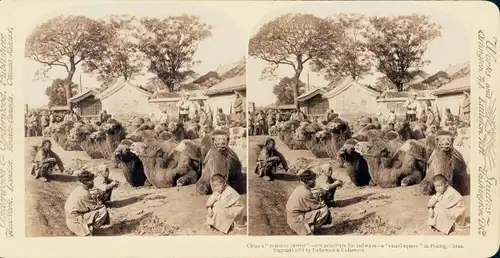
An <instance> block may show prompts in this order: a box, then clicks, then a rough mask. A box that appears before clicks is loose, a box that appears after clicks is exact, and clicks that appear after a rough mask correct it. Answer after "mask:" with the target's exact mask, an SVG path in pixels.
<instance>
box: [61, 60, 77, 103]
mask: <svg viewBox="0 0 500 258" xmlns="http://www.w3.org/2000/svg"><path fill="white" fill-rule="evenodd" d="M69 62H70V63H69V69H68V77H66V83H65V84H64V91H65V92H64V93H66V105H69V107H70V108H71V103H70V101H69V100H70V99H71V97H73V92H72V91H71V85H72V84H73V76H74V75H75V72H76V63H75V57H74V56H72V57H70V58H69Z"/></svg>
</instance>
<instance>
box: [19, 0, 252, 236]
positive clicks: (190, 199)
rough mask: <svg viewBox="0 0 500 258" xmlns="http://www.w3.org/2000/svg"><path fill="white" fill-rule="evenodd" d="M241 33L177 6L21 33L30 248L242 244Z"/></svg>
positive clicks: (83, 9)
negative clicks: (106, 241)
mask: <svg viewBox="0 0 500 258" xmlns="http://www.w3.org/2000/svg"><path fill="white" fill-rule="evenodd" d="M33 20H35V19H33ZM240 31H241V30H240V29H239V28H238V27H237V26H236V25H235V23H234V22H233V21H232V20H231V19H230V18H227V17H225V16H224V15H223V14H221V13H218V12H217V11H216V10H213V9H210V8H208V6H204V7H203V8H202V6H196V5H192V4H186V5H184V4H179V3H162V4H159V3H156V4H140V6H139V5H138V4H137V5H135V4H126V5H125V4H121V5H120V4H103V5H89V6H79V7H76V6H75V7H72V8H70V9H62V10H58V11H56V12H52V13H50V14H46V15H44V16H43V17H42V16H41V17H40V19H37V21H36V22H32V24H26V31H25V33H26V34H25V35H26V41H25V61H24V69H25V74H24V80H25V81H24V84H25V85H24V92H25V93H24V98H25V141H24V148H25V154H24V155H25V156H24V159H25V163H24V164H25V184H26V188H25V189H26V190H25V191H26V195H25V196H26V197H25V198H26V204H25V205H26V209H25V213H26V226H25V232H26V236H28V237H58V236H125V235H128V236H141V235H144V236H167V235H246V234H247V214H246V213H247V200H246V199H247V198H246V168H247V164H246V112H247V111H246V105H245V103H246V80H245V75H246V60H245V55H246V37H245V35H242V34H241V33H240Z"/></svg>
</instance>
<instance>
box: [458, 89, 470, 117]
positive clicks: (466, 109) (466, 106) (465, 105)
mask: <svg viewBox="0 0 500 258" xmlns="http://www.w3.org/2000/svg"><path fill="white" fill-rule="evenodd" d="M464 96H465V98H464V101H463V102H462V105H461V106H460V109H461V111H462V122H466V123H470V94H469V93H468V92H466V91H464Z"/></svg>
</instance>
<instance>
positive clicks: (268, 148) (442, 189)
mask: <svg viewBox="0 0 500 258" xmlns="http://www.w3.org/2000/svg"><path fill="white" fill-rule="evenodd" d="M403 107H404V108H405V110H406V112H405V115H404V117H403V118H401V117H399V116H398V114H396V110H395V109H391V110H390V112H389V113H388V114H377V118H378V119H379V120H380V122H382V123H384V125H385V126H386V128H385V130H388V131H391V130H394V126H395V124H396V123H397V121H401V119H403V120H405V121H406V122H410V123H411V122H420V123H422V124H424V125H425V127H426V128H427V130H428V131H427V132H428V135H432V134H435V133H436V132H437V130H438V129H440V130H446V131H448V132H453V131H455V133H456V129H457V127H468V126H469V123H470V121H469V119H470V99H469V94H468V93H465V100H464V101H463V103H462V104H461V106H460V113H459V114H456V115H454V114H452V112H451V110H450V109H449V108H447V107H446V108H445V110H444V113H443V117H441V112H440V110H441V109H440V108H439V107H438V105H437V104H435V103H431V102H430V101H425V102H424V103H423V105H421V104H420V103H419V102H418V100H417V94H416V93H415V94H412V96H411V97H410V98H409V99H408V100H407V101H406V102H405V103H404V104H403ZM281 114H282V113H281V112H280V111H273V110H270V111H268V112H267V113H266V112H264V111H259V112H257V113H256V114H250V121H251V122H250V124H251V125H253V126H254V131H253V132H254V135H261V134H270V135H272V134H271V133H270V132H269V128H271V127H272V126H274V125H276V124H277V123H279V122H283V121H292V120H297V121H301V122H308V123H311V122H317V121H310V120H309V119H308V118H307V116H306V115H305V114H303V112H302V111H301V110H297V111H293V112H292V115H291V116H290V118H289V119H287V120H280V119H279V118H280V116H281ZM334 117H336V116H335V112H334V111H333V110H329V111H328V112H327V113H326V114H325V115H324V117H323V118H319V119H322V121H323V122H327V121H331V120H332V118H334ZM364 118H366V117H361V118H360V119H359V120H358V123H359V124H361V125H364V126H366V125H368V124H369V123H372V122H373V121H375V120H372V119H364ZM316 120H317V119H316ZM365 120H367V121H365ZM368 120H369V121H368ZM252 122H253V123H252ZM376 122H377V123H378V121H376ZM323 124H324V123H323ZM279 167H281V169H283V170H284V171H289V166H288V164H287V161H286V158H285V157H284V156H283V155H282V154H281V153H280V152H279V151H278V150H277V149H276V142H275V139H274V138H268V139H267V141H266V143H265V145H264V147H263V149H262V150H261V152H260V155H259V156H258V159H257V167H256V171H255V172H256V173H257V175H258V176H259V177H261V178H263V179H265V180H267V181H270V180H273V178H274V176H275V174H276V171H277V170H278V168H279ZM316 169H317V170H318V171H313V170H312V169H311V168H307V169H301V170H299V171H294V173H296V174H297V175H298V176H299V179H300V182H301V184H300V185H299V186H297V188H296V189H295V190H294V191H293V192H292V194H291V195H290V196H289V198H288V201H287V203H286V212H287V214H286V218H287V222H288V225H289V227H290V228H291V229H292V230H293V231H294V232H295V233H296V234H298V235H314V234H318V230H319V229H320V228H322V227H324V226H325V225H328V224H331V223H332V218H331V216H332V215H331V213H330V210H329V209H328V208H329V207H332V206H333V201H334V195H335V192H336V190H337V189H338V188H339V187H341V186H342V185H343V182H342V181H341V180H339V179H335V178H333V177H332V174H333V171H332V167H331V165H330V164H326V165H324V166H321V167H319V168H316ZM431 180H432V184H433V187H434V188H435V189H436V190H435V194H434V195H432V196H431V198H430V200H429V202H428V204H427V207H426V208H427V209H428V211H429V212H428V219H427V225H428V226H429V227H430V228H431V229H434V230H437V231H439V232H442V233H443V234H449V233H450V232H451V231H452V230H455V231H459V230H460V229H462V228H463V227H464V224H465V222H464V213H465V206H464V200H463V197H462V195H461V194H460V193H459V192H458V191H457V190H456V189H454V188H453V186H451V185H450V183H449V180H448V179H447V178H446V177H445V176H443V175H442V174H436V175H435V176H434V177H433V178H432V179H431Z"/></svg>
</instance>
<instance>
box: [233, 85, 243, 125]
mask: <svg viewBox="0 0 500 258" xmlns="http://www.w3.org/2000/svg"><path fill="white" fill-rule="evenodd" d="M234 94H235V95H236V99H235V100H234V103H233V110H234V113H235V114H236V120H237V121H239V122H240V123H242V122H243V121H244V119H245V113H244V112H243V100H242V99H241V97H240V94H239V93H238V92H234Z"/></svg>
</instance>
